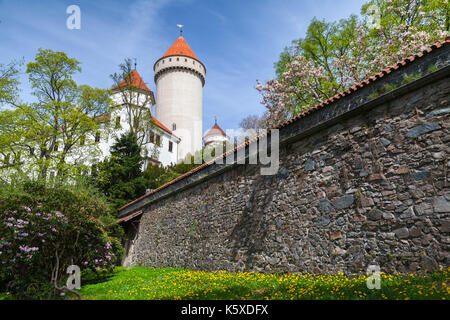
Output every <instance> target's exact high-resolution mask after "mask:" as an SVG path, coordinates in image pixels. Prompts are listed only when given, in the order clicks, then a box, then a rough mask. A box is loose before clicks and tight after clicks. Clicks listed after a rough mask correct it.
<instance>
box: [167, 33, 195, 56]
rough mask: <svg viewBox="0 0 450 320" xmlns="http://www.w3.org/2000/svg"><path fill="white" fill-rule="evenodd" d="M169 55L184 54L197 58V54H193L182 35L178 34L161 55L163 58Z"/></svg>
mask: <svg viewBox="0 0 450 320" xmlns="http://www.w3.org/2000/svg"><path fill="white" fill-rule="evenodd" d="M169 56H186V57H190V58H193V59H195V60H198V58H197V56H196V55H195V54H194V52H193V51H192V49H191V48H190V47H189V45H188V44H187V42H186V40H184V38H183V37H182V36H180V37H179V38H178V39H177V40H176V41H175V42H174V43H173V45H172V46H171V47H170V48H169V50H167V52H166V53H165V54H164V55H163V58H164V57H169Z"/></svg>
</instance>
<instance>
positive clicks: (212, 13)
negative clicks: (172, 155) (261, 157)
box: [0, 0, 365, 131]
mask: <svg viewBox="0 0 450 320" xmlns="http://www.w3.org/2000/svg"><path fill="white" fill-rule="evenodd" d="M364 2H365V1H363V0H340V1H336V0H320V1H318V0H226V1H225V0H134V1H119V0H116V1H113V0H109V1H106V0H91V1H75V0H70V1H63V0H60V1H56V0H40V1H32V0H28V1H24V0H0V20H1V23H0V39H1V40H0V63H8V62H10V61H11V60H13V59H18V58H21V57H24V59H25V62H29V61H31V60H33V58H34V56H35V54H36V52H37V49H38V48H45V49H52V50H57V51H60V50H61V51H64V52H66V53H67V54H68V55H69V56H70V57H74V58H76V59H77V60H79V61H81V62H82V64H81V67H82V73H81V74H79V75H77V76H76V78H75V79H76V81H77V82H78V83H79V84H88V85H90V86H94V87H101V88H110V87H111V86H112V84H113V83H112V80H111V79H110V78H109V75H110V74H111V73H114V72H116V71H119V70H118V65H119V63H121V62H123V60H124V59H125V58H136V59H137V64H138V65H137V70H138V72H139V73H140V74H141V76H142V77H143V79H144V81H145V82H146V84H147V85H148V87H149V88H150V89H152V90H153V91H155V84H154V82H153V64H154V62H155V61H156V60H157V59H159V58H160V57H161V56H162V55H163V54H164V53H165V52H166V51H167V49H168V48H169V47H170V46H171V45H172V43H173V42H174V41H175V40H176V39H177V37H178V35H179V30H178V28H177V27H176V25H177V24H183V25H184V26H185V27H184V28H183V36H184V38H185V39H186V41H187V42H188V44H189V45H190V47H191V48H192V50H193V51H194V53H195V54H196V55H197V57H198V58H199V59H200V60H201V61H202V62H203V63H204V64H205V66H206V68H207V74H206V84H205V87H204V90H203V127H204V128H203V129H204V130H205V131H206V130H208V129H209V128H210V127H211V126H212V125H213V124H214V117H215V116H216V117H217V119H218V123H219V124H220V125H221V127H222V128H223V129H224V130H226V129H234V128H237V127H238V124H239V122H240V120H241V119H242V118H244V117H245V116H247V115H249V114H262V113H263V112H264V106H263V105H261V104H260V100H261V99H260V96H259V94H258V92H257V91H256V90H255V89H254V86H255V84H256V79H258V80H260V81H264V80H268V79H270V78H272V77H274V68H273V63H274V62H275V61H277V60H278V57H279V54H280V52H281V51H282V50H283V48H284V47H285V46H287V45H289V44H290V43H291V41H292V40H293V39H297V38H300V37H303V36H304V35H305V32H306V28H307V27H308V24H309V22H310V21H311V19H312V18H313V17H317V18H319V19H326V20H327V21H335V20H338V19H341V18H344V17H347V16H349V15H350V14H352V13H354V14H359V10H360V7H361V5H362V4H363V3H364ZM72 4H76V5H78V6H79V7H80V9H81V30H69V29H67V28H66V19H67V18H68V16H69V15H68V14H67V13H66V8H67V7H68V6H69V5H72ZM21 81H22V82H23V86H22V87H23V93H22V97H23V98H24V99H27V100H29V99H31V98H30V96H29V94H28V89H27V86H26V82H27V77H26V75H25V74H23V75H22V76H21Z"/></svg>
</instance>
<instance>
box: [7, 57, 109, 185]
mask: <svg viewBox="0 0 450 320" xmlns="http://www.w3.org/2000/svg"><path fill="white" fill-rule="evenodd" d="M26 72H27V74H28V77H29V81H30V84H31V88H32V90H33V91H32V93H33V95H34V96H35V98H36V100H37V101H36V102H33V103H22V102H18V101H11V100H9V104H10V106H12V109H7V110H3V111H2V112H1V113H0V152H1V153H3V155H4V157H6V154H13V155H14V158H15V159H16V161H13V162H10V163H4V165H3V168H7V169H14V170H17V171H19V172H23V173H24V174H31V175H34V174H35V173H37V176H38V178H40V179H47V178H48V172H49V169H52V171H53V170H54V171H56V172H57V176H59V177H61V178H62V177H63V176H68V175H71V174H75V173H76V172H77V167H79V166H80V165H83V164H84V163H85V160H86V159H87V158H89V156H91V155H95V153H96V152H99V150H98V148H97V147H96V145H95V144H94V143H86V142H87V141H88V140H92V141H94V140H95V136H96V134H97V131H98V130H99V129H100V123H99V122H98V121H96V118H97V117H98V116H100V115H103V114H105V113H108V112H109V110H110V107H111V100H110V98H109V92H108V90H104V89H98V88H91V87H89V86H87V85H77V83H76V82H75V81H74V80H73V76H74V75H75V74H76V73H78V72H81V68H80V62H79V61H77V60H76V59H74V58H70V57H68V56H67V55H66V53H64V52H55V51H53V50H47V49H46V50H44V49H39V50H38V53H37V55H36V57H35V60H34V61H32V62H30V63H28V65H27V70H26ZM103 127H104V128H103V129H105V130H107V129H108V125H107V124H103ZM89 138H91V139H89ZM27 170H28V171H27Z"/></svg>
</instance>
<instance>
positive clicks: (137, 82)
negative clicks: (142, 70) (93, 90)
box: [112, 70, 152, 92]
mask: <svg viewBox="0 0 450 320" xmlns="http://www.w3.org/2000/svg"><path fill="white" fill-rule="evenodd" d="M127 85H130V86H131V87H134V88H138V89H141V90H144V91H147V92H152V90H150V89H149V88H148V87H147V86H146V84H145V82H144V80H142V78H141V76H140V75H139V73H138V72H137V71H136V70H133V71H131V72H130V74H129V75H128V76H127V77H126V78H125V79H124V80H122V81H121V82H120V83H119V85H117V86H115V87H114V88H112V90H116V89H118V88H121V87H125V86H127Z"/></svg>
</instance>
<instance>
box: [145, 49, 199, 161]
mask: <svg viewBox="0 0 450 320" xmlns="http://www.w3.org/2000/svg"><path fill="white" fill-rule="evenodd" d="M154 70H155V83H156V110H155V113H156V118H157V119H158V120H159V121H161V122H162V123H163V124H164V125H165V126H166V127H167V128H169V129H170V130H172V131H173V133H174V134H175V135H176V136H178V137H179V138H181V141H180V143H179V145H178V159H179V161H182V160H183V159H184V157H185V156H186V155H187V154H188V153H190V154H191V155H194V153H195V152H196V151H198V150H200V149H201V148H202V131H203V127H202V104H203V97H202V91H203V85H204V81H205V73H206V70H205V67H204V66H203V65H202V64H201V63H200V62H199V61H198V60H196V59H192V58H190V57H186V56H170V57H164V58H162V59H160V60H158V61H157V62H156V63H155V67H154ZM174 124H175V125H176V129H175V130H173V125H174Z"/></svg>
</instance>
